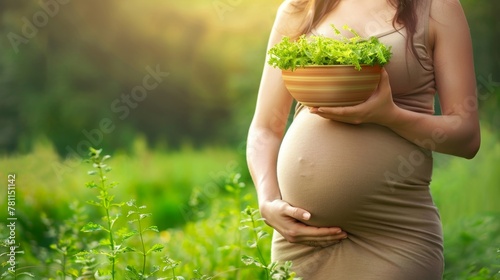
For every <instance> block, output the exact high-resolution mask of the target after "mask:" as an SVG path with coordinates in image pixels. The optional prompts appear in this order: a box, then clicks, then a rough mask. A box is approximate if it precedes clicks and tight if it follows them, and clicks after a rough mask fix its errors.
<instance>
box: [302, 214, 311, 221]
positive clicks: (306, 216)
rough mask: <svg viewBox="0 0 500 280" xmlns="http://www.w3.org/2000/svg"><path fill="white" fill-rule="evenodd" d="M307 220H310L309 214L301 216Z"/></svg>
mask: <svg viewBox="0 0 500 280" xmlns="http://www.w3.org/2000/svg"><path fill="white" fill-rule="evenodd" d="M309 218H311V214H309V213H304V214H302V219H304V220H309Z"/></svg>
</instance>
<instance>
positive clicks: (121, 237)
mask: <svg viewBox="0 0 500 280" xmlns="http://www.w3.org/2000/svg"><path fill="white" fill-rule="evenodd" d="M101 151H102V150H97V149H94V148H90V159H89V161H90V163H92V166H93V167H94V170H92V171H89V172H88V173H89V175H97V176H98V182H97V183H96V182H95V181H91V182H89V183H87V187H88V188H91V189H97V190H99V195H98V196H97V198H98V200H97V201H88V203H89V204H91V205H94V206H97V207H99V208H101V209H102V210H104V216H103V217H102V220H103V221H104V225H102V224H98V223H94V222H89V223H87V224H86V225H85V226H84V227H83V228H82V231H83V232H100V231H101V232H105V236H106V237H105V238H103V239H102V240H101V241H100V242H99V245H100V246H99V248H97V249H91V250H89V251H83V252H80V253H79V254H78V257H79V258H80V259H81V260H87V262H88V260H89V259H91V256H92V255H102V256H105V257H107V258H108V260H109V261H110V268H109V270H105V271H104V273H103V274H102V275H108V274H110V275H111V279H115V277H116V273H117V271H118V270H117V259H118V257H119V256H120V255H122V254H124V253H138V254H139V255H140V256H141V258H142V263H141V265H140V268H137V267H135V266H133V265H127V266H126V268H125V273H126V275H127V278H129V279H147V278H149V277H151V276H152V275H153V274H155V273H156V272H158V271H159V270H160V267H159V266H153V267H152V269H151V271H149V272H146V266H147V257H148V256H149V255H150V254H151V253H153V252H160V251H161V250H162V249H163V245H161V244H154V245H153V246H152V247H150V248H149V249H146V244H145V241H144V233H145V232H147V231H153V232H158V228H157V227H156V226H149V227H146V228H144V225H143V224H142V220H143V219H145V218H147V217H149V216H151V214H150V213H144V212H143V209H145V208H146V206H137V204H136V202H135V200H130V201H128V202H127V203H116V202H115V201H114V195H112V194H110V192H109V191H110V190H111V189H112V188H114V187H115V186H117V183H114V182H113V183H109V182H108V178H107V177H106V176H105V174H106V173H108V172H110V171H111V168H110V167H109V166H108V165H107V164H106V163H105V161H106V160H107V159H109V158H110V156H108V155H106V156H101ZM125 204H126V205H128V206H129V207H131V208H132V210H130V211H128V213H127V216H126V218H127V219H128V223H129V224H133V223H135V224H137V228H136V229H132V230H130V229H129V228H126V227H124V228H122V229H120V230H115V229H114V227H115V225H116V222H117V220H118V219H119V218H120V217H121V212H120V211H118V210H121V208H122V207H123V206H124V205H125ZM136 235H137V236H138V237H139V243H140V246H139V247H140V248H138V249H136V248H134V247H131V246H127V244H125V242H126V241H127V240H129V239H130V238H132V237H133V236H136ZM106 248H107V249H106ZM100 274H101V273H99V271H98V275H100Z"/></svg>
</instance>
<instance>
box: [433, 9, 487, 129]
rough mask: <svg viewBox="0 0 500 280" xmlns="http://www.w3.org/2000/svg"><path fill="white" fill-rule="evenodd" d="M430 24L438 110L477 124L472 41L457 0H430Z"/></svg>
mask: <svg viewBox="0 0 500 280" xmlns="http://www.w3.org/2000/svg"><path fill="white" fill-rule="evenodd" d="M430 27H431V34H433V35H434V38H433V39H434V51H433V55H434V69H435V78H436V86H437V91H438V94H439V99H440V104H441V109H442V113H443V115H459V116H461V117H462V118H463V121H467V120H468V121H469V122H470V123H471V124H472V123H477V122H478V120H477V97H476V78H475V72H474V61H473V54H472V42H471V36H470V31H469V26H468V23H467V20H466V18H465V14H464V12H463V9H462V6H461V5H460V2H459V0H434V1H433V4H432V8H431V20H430ZM466 119H467V120H466Z"/></svg>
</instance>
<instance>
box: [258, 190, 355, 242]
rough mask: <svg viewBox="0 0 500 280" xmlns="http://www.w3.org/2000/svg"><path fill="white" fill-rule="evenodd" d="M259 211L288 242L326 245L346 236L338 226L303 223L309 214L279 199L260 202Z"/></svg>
mask: <svg viewBox="0 0 500 280" xmlns="http://www.w3.org/2000/svg"><path fill="white" fill-rule="evenodd" d="M260 212H261V215H262V217H263V218H264V219H265V222H266V223H267V224H268V225H269V226H271V227H273V228H274V229H275V230H276V231H278V232H279V233H280V234H281V235H282V236H283V237H284V238H285V239H286V240H287V241H288V242H290V243H299V244H304V245H308V246H318V247H328V246H330V245H333V244H336V243H339V242H340V241H342V239H345V238H346V237H347V233H346V232H344V231H342V229H340V228H338V227H314V226H308V225H306V224H304V222H306V221H307V220H309V219H310V218H311V214H310V213H309V212H307V211H306V210H304V209H301V208H298V207H293V206H291V205H290V204H288V203H287V202H286V201H283V200H281V199H277V200H273V201H268V202H264V203H261V206H260Z"/></svg>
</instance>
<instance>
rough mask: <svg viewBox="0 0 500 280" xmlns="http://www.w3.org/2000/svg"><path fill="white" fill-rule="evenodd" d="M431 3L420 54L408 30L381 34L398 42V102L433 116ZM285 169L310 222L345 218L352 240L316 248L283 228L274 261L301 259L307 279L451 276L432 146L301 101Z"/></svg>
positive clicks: (291, 194)
mask: <svg viewBox="0 0 500 280" xmlns="http://www.w3.org/2000/svg"><path fill="white" fill-rule="evenodd" d="M430 1H431V0H425V1H422V2H420V3H421V4H422V5H421V7H420V8H419V13H418V14H419V15H420V17H419V25H418V26H417V33H416V34H415V39H414V40H415V42H414V44H415V48H416V50H417V52H418V55H419V56H420V60H417V59H416V58H415V57H414V56H413V55H412V54H410V53H407V51H406V41H405V35H406V33H405V30H404V29H402V30H399V31H396V30H394V31H391V32H387V33H384V34H379V35H378V37H379V38H380V40H381V41H382V42H383V43H385V44H387V45H391V46H392V51H393V58H392V60H391V62H390V64H388V65H387V66H386V70H387V72H388V73H389V77H390V83H391V88H392V92H393V98H394V101H395V103H396V104H397V105H398V106H400V107H402V108H405V109H408V110H412V111H415V112H420V113H425V114H433V112H434V94H435V92H436V89H435V81H434V70H433V61H432V58H431V57H430V56H429V54H428V52H427V50H429V49H430V47H429V45H428V42H427V38H428V20H429V10H430V7H429V6H430ZM408 125H409V126H411V124H408ZM424 140H426V139H421V141H424ZM277 168H278V170H277V171H278V181H279V185H280V190H281V193H282V197H283V199H284V200H285V201H288V202H289V203H290V204H292V205H293V206H297V207H301V208H304V209H307V210H308V211H310V212H311V214H312V218H311V220H310V223H309V224H310V225H314V226H339V227H341V228H342V229H343V230H345V231H346V232H347V233H348V238H347V239H345V240H343V241H342V242H341V243H339V244H336V245H332V246H330V247H326V248H317V247H309V246H304V245H300V244H292V243H289V242H287V241H286V240H285V239H284V238H283V237H282V236H281V235H280V234H279V233H277V232H276V231H275V232H274V236H273V243H272V259H273V260H274V261H286V260H291V261H293V270H294V271H296V272H297V273H298V276H300V277H303V279H305V280H307V279H314V280H323V279H361V280H366V279H376V280H380V279H384V280H391V279H394V280H396V279H404V280H411V279H415V280H417V279H418V280H433V279H441V278H442V273H443V263H444V261H443V245H442V229H441V222H440V218H439V213H438V210H437V209H436V206H435V205H434V203H433V200H432V197H431V194H430V192H429V184H430V181H431V175H432V154H431V152H430V151H428V150H425V149H423V148H420V147H419V146H417V145H415V144H413V143H411V142H410V141H408V140H406V139H404V138H402V137H401V136H399V135H397V134H396V133H394V132H393V131H391V130H390V129H388V128H386V127H382V126H379V125H375V124H362V125H350V124H344V123H339V122H335V121H330V120H326V119H324V118H321V117H319V116H317V115H314V114H310V113H309V112H308V110H307V109H302V108H301V107H299V108H298V112H297V114H296V117H295V119H294V121H293V122H292V124H291V126H290V128H289V129H288V131H287V133H286V135H285V138H284V140H283V143H282V145H281V148H280V152H279V156H278V165H277Z"/></svg>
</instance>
